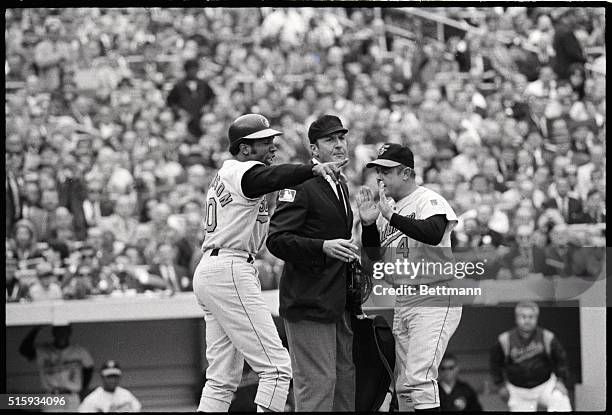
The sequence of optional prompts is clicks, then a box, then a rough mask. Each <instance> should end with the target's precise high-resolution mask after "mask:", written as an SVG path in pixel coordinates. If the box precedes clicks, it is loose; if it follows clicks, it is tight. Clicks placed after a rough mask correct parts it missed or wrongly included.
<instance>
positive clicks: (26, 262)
mask: <svg viewBox="0 0 612 415" xmlns="http://www.w3.org/2000/svg"><path fill="white" fill-rule="evenodd" d="M14 229H15V230H14V235H15V237H14V242H15V243H14V245H12V246H11V252H12V254H11V255H12V256H13V257H14V258H15V259H17V261H18V262H17V267H18V268H19V269H26V268H30V269H33V268H35V266H36V264H37V263H38V262H40V259H41V258H42V250H41V249H40V247H39V245H38V241H37V238H36V233H35V230H34V225H33V224H32V222H30V221H29V220H27V219H22V220H20V221H19V222H17V223H16V224H15V227H14Z"/></svg>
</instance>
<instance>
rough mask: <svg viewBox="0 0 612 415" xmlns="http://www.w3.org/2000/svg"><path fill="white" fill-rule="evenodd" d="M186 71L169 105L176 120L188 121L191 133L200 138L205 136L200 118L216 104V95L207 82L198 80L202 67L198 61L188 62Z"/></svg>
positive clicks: (175, 87)
mask: <svg viewBox="0 0 612 415" xmlns="http://www.w3.org/2000/svg"><path fill="white" fill-rule="evenodd" d="M184 69H185V77H184V78H183V79H181V80H180V81H178V82H177V83H176V85H174V87H173V88H172V90H171V91H170V93H169V94H168V99H167V100H168V105H169V106H170V108H172V110H173V111H174V114H175V117H176V118H184V119H186V120H187V123H188V124H187V128H188V130H189V132H190V133H191V134H192V135H193V136H194V137H196V138H199V137H200V136H201V135H202V134H204V131H202V129H201V128H200V118H201V117H202V115H203V114H204V113H205V109H206V108H207V107H210V106H211V105H212V104H213V103H214V100H215V93H214V92H213V90H212V88H211V87H210V86H209V85H208V83H207V82H206V81H204V80H203V79H200V78H198V71H199V70H200V65H199V63H198V61H197V60H195V59H189V60H187V61H186V62H185V64H184Z"/></svg>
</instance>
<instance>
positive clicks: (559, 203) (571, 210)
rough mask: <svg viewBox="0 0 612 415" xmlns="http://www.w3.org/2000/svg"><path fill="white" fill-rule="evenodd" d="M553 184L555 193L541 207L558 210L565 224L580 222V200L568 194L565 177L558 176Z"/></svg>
mask: <svg viewBox="0 0 612 415" xmlns="http://www.w3.org/2000/svg"><path fill="white" fill-rule="evenodd" d="M555 185H556V186H555V190H556V195H554V196H551V197H550V198H549V199H548V200H547V201H546V202H545V203H544V204H543V205H542V207H543V208H545V209H548V208H552V209H557V210H559V212H561V216H562V217H563V219H564V220H565V223H567V224H572V223H580V222H581V221H582V217H583V211H582V202H581V201H580V199H576V198H573V197H570V196H569V195H568V193H569V191H570V187H569V181H568V179H567V177H565V176H563V177H558V178H557V179H556V180H555Z"/></svg>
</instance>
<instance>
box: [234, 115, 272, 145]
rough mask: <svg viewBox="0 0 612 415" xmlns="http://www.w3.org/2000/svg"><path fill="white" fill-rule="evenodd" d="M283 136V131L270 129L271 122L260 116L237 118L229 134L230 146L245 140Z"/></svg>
mask: <svg viewBox="0 0 612 415" xmlns="http://www.w3.org/2000/svg"><path fill="white" fill-rule="evenodd" d="M281 134H283V133H282V132H281V131H278V130H275V129H273V128H270V121H268V119H267V118H266V117H264V116H263V115H260V114H245V115H242V116H240V117H238V118H236V119H235V120H234V122H232V123H231V125H230V127H229V130H228V133H227V135H228V137H229V141H230V145H232V144H234V143H238V142H239V141H241V140H243V139H248V140H256V139H258V138H267V137H274V136H277V135H281Z"/></svg>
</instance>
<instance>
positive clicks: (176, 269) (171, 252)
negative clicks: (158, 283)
mask: <svg viewBox="0 0 612 415" xmlns="http://www.w3.org/2000/svg"><path fill="white" fill-rule="evenodd" d="M176 254H177V252H176V248H175V247H174V245H173V244H172V243H170V242H162V243H160V244H159V245H158V246H157V255H156V258H157V259H158V261H159V263H157V264H155V265H153V266H151V268H150V269H149V272H150V273H151V274H154V275H158V276H160V277H162V278H163V280H164V281H165V282H166V284H167V286H168V287H169V288H170V289H172V290H173V291H192V285H191V274H190V273H189V270H188V269H187V268H185V267H182V266H180V265H178V264H177V262H176Z"/></svg>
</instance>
